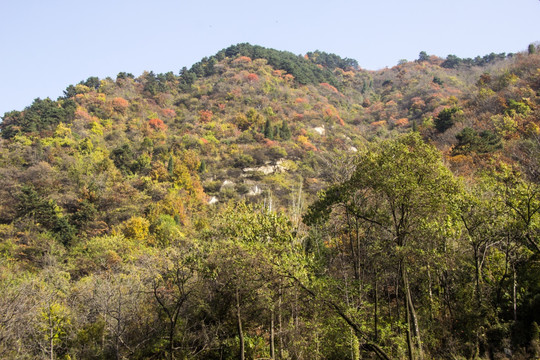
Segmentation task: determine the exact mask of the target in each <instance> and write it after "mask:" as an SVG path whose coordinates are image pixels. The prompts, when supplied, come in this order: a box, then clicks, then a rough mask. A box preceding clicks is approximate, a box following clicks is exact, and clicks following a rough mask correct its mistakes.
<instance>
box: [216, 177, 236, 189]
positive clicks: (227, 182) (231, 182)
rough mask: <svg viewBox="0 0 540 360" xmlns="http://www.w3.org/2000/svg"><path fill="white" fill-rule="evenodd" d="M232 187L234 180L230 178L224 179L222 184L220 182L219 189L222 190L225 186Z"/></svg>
mask: <svg viewBox="0 0 540 360" xmlns="http://www.w3.org/2000/svg"><path fill="white" fill-rule="evenodd" d="M230 187H234V182H233V181H231V180H225V181H224V182H223V184H221V188H219V191H223V190H224V189H226V188H230Z"/></svg>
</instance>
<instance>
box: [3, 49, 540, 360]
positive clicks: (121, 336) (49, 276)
mask: <svg viewBox="0 0 540 360" xmlns="http://www.w3.org/2000/svg"><path fill="white" fill-rule="evenodd" d="M539 50H540V49H538V46H537V45H535V44H531V45H530V46H529V47H528V49H527V50H526V51H524V52H521V53H516V54H509V55H506V54H504V53H503V54H489V55H486V56H478V57H476V58H474V59H461V58H458V57H457V56H455V55H448V56H447V57H446V59H444V58H439V57H437V56H434V55H428V54H427V53H425V52H421V53H420V54H419V57H418V59H417V60H414V61H406V60H403V61H400V62H399V64H398V65H396V66H394V67H391V68H385V69H382V70H379V71H367V70H364V69H362V68H361V67H360V66H359V64H358V63H357V62H356V61H355V60H352V59H349V58H342V57H340V56H338V55H335V54H329V53H325V52H322V51H314V52H309V53H307V54H305V55H303V56H302V55H295V54H292V53H290V52H285V51H278V50H274V49H267V48H264V47H261V46H255V45H250V44H238V45H233V46H230V47H228V48H226V49H223V50H221V51H219V52H218V53H216V54H215V55H212V56H209V57H207V58H204V59H202V60H201V61H200V62H198V63H196V64H194V65H193V66H192V67H191V68H190V69H187V68H183V69H181V70H180V71H179V73H177V74H175V73H174V72H168V73H164V74H155V73H154V72H151V71H149V72H144V73H143V74H141V75H139V76H135V75H133V74H130V73H125V72H121V73H119V74H118V75H117V76H116V78H115V79H113V78H105V79H99V78H97V77H90V78H88V79H86V80H83V81H81V82H80V83H78V84H75V85H69V86H67V88H66V90H65V91H64V95H63V96H61V97H60V98H58V99H57V100H52V99H49V98H46V99H39V98H38V99H36V100H34V102H33V103H32V104H29V105H28V106H27V107H26V108H25V109H23V110H14V111H10V112H7V113H5V114H4V116H3V117H2V122H1V123H0V135H1V138H0V286H1V289H2V295H1V296H0V358H3V359H36V358H47V359H111V358H115V359H128V358H129V359H298V360H300V359H351V360H356V359H361V358H366V359H375V358H377V359H411V360H412V359H502V358H516V359H535V358H538V356H540V329H539V326H538V324H539V323H540V311H539V310H540V262H539V257H540V106H539V104H540V54H539Z"/></svg>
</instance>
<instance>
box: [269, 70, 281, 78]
mask: <svg viewBox="0 0 540 360" xmlns="http://www.w3.org/2000/svg"><path fill="white" fill-rule="evenodd" d="M272 75H274V76H277V77H281V76H282V75H283V70H274V71H272Z"/></svg>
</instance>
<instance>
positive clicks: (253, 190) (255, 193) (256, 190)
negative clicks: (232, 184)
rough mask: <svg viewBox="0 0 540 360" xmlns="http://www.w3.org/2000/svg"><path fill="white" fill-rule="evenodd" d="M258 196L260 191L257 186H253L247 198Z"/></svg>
mask: <svg viewBox="0 0 540 360" xmlns="http://www.w3.org/2000/svg"><path fill="white" fill-rule="evenodd" d="M260 194H262V189H261V188H260V187H259V186H258V185H255V186H253V187H252V188H251V189H249V192H248V193H247V195H248V196H257V195H260Z"/></svg>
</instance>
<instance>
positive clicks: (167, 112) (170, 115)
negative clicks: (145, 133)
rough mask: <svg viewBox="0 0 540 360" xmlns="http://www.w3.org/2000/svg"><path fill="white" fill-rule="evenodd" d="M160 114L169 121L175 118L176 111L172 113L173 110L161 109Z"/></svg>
mask: <svg viewBox="0 0 540 360" xmlns="http://www.w3.org/2000/svg"><path fill="white" fill-rule="evenodd" d="M161 114H163V116H164V117H166V118H169V119H170V118H173V117H175V116H176V111H174V110H173V109H163V110H161Z"/></svg>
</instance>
